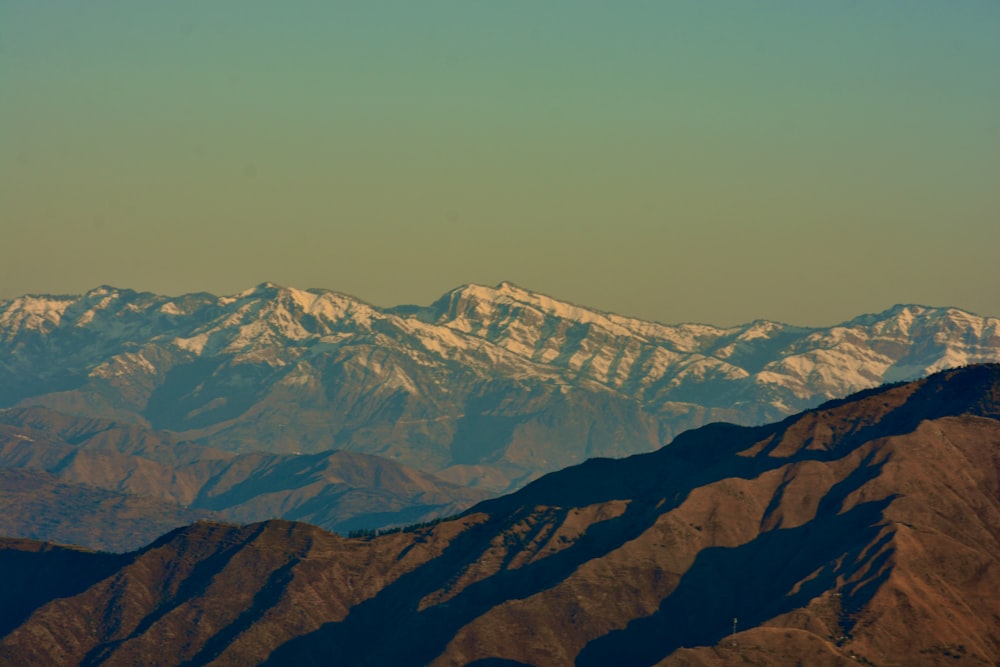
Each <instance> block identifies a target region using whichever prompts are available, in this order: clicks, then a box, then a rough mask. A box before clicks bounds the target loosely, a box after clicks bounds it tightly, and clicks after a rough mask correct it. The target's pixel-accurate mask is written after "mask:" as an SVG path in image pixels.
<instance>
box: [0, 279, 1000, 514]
mask: <svg viewBox="0 0 1000 667" xmlns="http://www.w3.org/2000/svg"><path fill="white" fill-rule="evenodd" d="M665 298H666V297H665ZM990 361H1000V320H998V319H996V318H989V317H980V316H977V315H974V314H972V313H968V312H965V311H962V310H959V309H956V308H931V307H925V306H916V305H901V306H895V307H893V308H890V309H888V310H886V311H884V312H882V313H878V314H870V315H862V316H860V317H857V318H855V319H852V320H850V321H848V322H844V323H842V324H839V325H836V326H833V327H826V328H810V327H799V326H791V325H786V324H781V323H776V322H768V321H763V320H761V321H755V322H752V323H749V324H745V325H741V326H735V327H716V326H710V325H703V324H680V325H663V324H658V323H654V322H646V321H642V320H637V319H632V318H628V317H622V316H619V315H614V314H610V313H603V312H599V311H596V310H592V309H588V308H584V307H582V306H577V305H573V304H570V303H566V302H563V301H559V300H557V299H553V298H551V297H548V296H545V295H542V294H539V293H535V292H531V291H529V290H526V289H522V288H520V287H517V286H515V285H513V284H511V283H501V284H500V285H497V286H496V287H485V286H481V285H467V286H463V287H460V288H457V289H455V290H452V291H451V292H448V293H447V294H445V295H443V296H442V297H441V298H440V299H438V300H437V301H436V302H435V303H433V304H431V305H429V306H398V307H394V308H378V307H375V306H372V305H369V304H367V303H365V302H363V301H361V300H359V299H356V298H354V297H351V296H348V295H345V294H340V293H337V292H332V291H328V290H317V289H311V290H299V289H293V288H286V287H279V286H277V285H273V284H270V283H265V284H262V285H259V286H257V287H255V288H253V289H249V290H246V291H244V292H241V293H239V294H235V295H231V296H223V297H217V296H213V295H210V294H205V293H197V294H187V295H183V296H178V297H171V296H160V295H155V294H150V293H144V292H135V291H131V290H126V289H116V288H112V287H99V288H97V289H94V290H91V291H90V292H88V293H86V294H84V295H77V296H38V295H34V296H33V295H27V296H22V297H18V298H15V299H11V300H6V301H0V408H18V409H27V408H46V409H48V410H50V411H53V412H58V413H62V414H65V415H69V416H73V417H79V418H85V419H103V420H108V421H110V422H114V423H115V424H121V425H126V424H131V425H135V426H137V427H142V428H145V429H149V430H152V431H155V432H158V433H167V432H169V433H170V434H173V436H175V437H176V438H177V439H179V440H180V441H184V442H188V443H194V444H197V445H200V446H204V447H208V448H210V449H212V450H213V451H216V452H218V451H220V450H221V451H226V452H230V453H239V454H252V453H269V454H279V455H293V454H298V455H316V456H319V455H321V454H322V455H326V454H324V453H327V454H328V453H329V452H331V451H333V450H338V451H342V452H355V453H359V454H366V455H372V456H378V457H382V458H384V459H388V460H389V461H391V462H395V463H396V464H400V465H402V466H404V467H406V468H410V469H414V470H418V471H422V472H424V473H430V474H433V475H435V476H436V478H437V481H436V482H435V483H438V482H440V483H451V484H453V485H459V486H465V487H468V486H473V487H478V488H480V489H482V490H484V491H486V492H490V493H494V494H495V493H499V492H504V491H510V490H514V489H517V488H519V487H521V486H523V485H524V484H526V483H527V482H529V481H531V480H533V479H536V478H538V477H539V476H540V475H542V474H544V473H546V472H551V471H554V470H558V469H561V468H564V467H566V466H569V465H573V464H576V463H581V462H583V461H584V460H586V459H588V458H591V457H595V456H612V457H620V456H626V455H630V454H635V453H641V452H650V451H653V450H656V449H658V448H659V447H661V446H662V445H664V444H666V443H667V442H670V441H671V440H672V439H673V438H674V437H675V436H676V435H678V434H679V433H681V432H683V431H685V430H687V429H690V428H695V427H698V426H701V425H703V424H706V423H709V422H713V421H720V420H721V421H729V422H733V423H739V424H746V425H753V424H762V423H766V422H769V421H773V420H775V419H780V418H783V417H785V416H788V415H790V414H792V413H795V412H797V411H800V410H803V409H807V408H810V407H813V406H815V405H817V404H819V403H821V402H822V401H825V400H829V399H832V398H838V397H842V396H845V395H847V394H849V393H851V392H854V391H858V390H861V389H865V388H869V387H873V386H877V385H880V384H882V383H886V382H895V381H902V380H910V379H914V378H917V377H921V376H924V375H926V374H927V373H931V372H934V371H936V370H941V369H944V368H950V367H955V366H961V365H963V364H969V363H979V362H990ZM14 419H15V421H16V419H17V417H15V418H14ZM0 421H6V418H4V419H3V420H0ZM157 437H161V436H157ZM254 455H257V454H254ZM212 456H216V457H217V456H218V454H213V455H212ZM171 493H172V492H171ZM154 495H155V494H154ZM160 495H163V494H160Z"/></svg>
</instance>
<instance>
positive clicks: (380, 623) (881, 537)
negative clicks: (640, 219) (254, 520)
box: [0, 365, 1000, 667]
mask: <svg viewBox="0 0 1000 667" xmlns="http://www.w3.org/2000/svg"><path fill="white" fill-rule="evenodd" d="M998 416H1000V366H993V365H991V366H976V367H970V368H965V369H960V370H955V371H948V372H944V373H941V374H937V375H935V376H932V377H930V378H928V379H926V380H922V381H919V382H914V383H909V384H904V385H898V386H892V387H886V388H882V389H877V390H872V391H868V392H865V393H863V394H860V395H856V396H853V397H850V398H848V399H845V400H842V401H837V402H833V403H829V404H827V405H824V406H822V407H820V408H818V409H816V410H811V411H808V412H805V413H803V414H801V415H797V416H795V417H791V418H788V419H786V420H785V421H783V422H780V423H777V424H773V425H770V426H762V427H756V428H747V427H739V426H732V425H726V424H715V425H710V426H707V427H705V428H701V429H698V430H696V431H692V432H688V433H685V434H684V435H682V436H681V437H679V438H677V440H676V441H675V442H674V443H673V444H672V445H671V446H670V447H666V448H663V449H661V450H659V451H657V452H654V453H650V454H644V455H637V456H633V457H630V458H627V459H623V460H609V459H595V460H591V461H588V462H586V463H584V464H582V465H579V466H576V467H573V468H570V469H567V470H564V471H560V472H558V473H553V474H550V475H547V476H545V477H543V478H542V479H540V480H538V481H536V482H533V483H531V484H529V485H528V486H526V487H525V488H524V489H522V490H520V491H518V492H516V493H514V494H511V495H509V496H505V497H502V498H497V499H494V500H490V501H486V502H483V503H480V504H479V505H477V506H476V507H474V508H472V509H470V510H469V511H468V512H467V513H466V514H464V515H463V516H461V517H459V518H457V519H455V520H451V521H444V522H441V523H438V524H436V525H433V526H429V527H424V528H420V529H416V530H413V531H409V532H402V533H396V534H391V535H385V536H382V537H378V538H374V539H367V540H365V539H345V538H341V537H337V536H334V535H330V534H329V533H325V532H323V531H321V530H319V529H317V528H315V527H312V526H308V525H303V524H295V523H288V522H282V521H271V522H267V523H262V524H256V525H251V526H244V527H235V526H226V525H222V524H212V523H201V524H196V525H194V526H191V527H188V528H182V529H178V530H176V531H174V532H172V533H170V534H168V535H165V536H164V537H162V538H160V539H159V540H157V541H156V542H155V543H153V544H152V545H150V546H149V547H147V548H145V549H143V550H141V551H139V552H136V553H135V554H131V555H130V556H129V559H130V560H128V562H127V563H126V564H124V565H123V566H122V567H120V569H118V570H117V571H116V572H115V574H114V575H112V576H109V577H107V578H104V579H102V580H100V581H96V582H95V583H94V584H93V585H91V586H89V587H88V588H86V590H83V591H82V592H80V593H78V594H76V595H72V596H70V597H63V598H61V599H53V600H51V601H50V602H48V603H47V604H44V605H41V606H38V607H37V609H35V610H34V612H33V613H32V614H31V616H30V618H28V619H27V620H26V621H25V622H23V623H21V624H20V625H18V626H17V627H16V628H15V629H14V630H13V631H12V632H10V633H9V634H8V635H7V636H6V637H3V639H2V640H0V663H3V664H50V663H59V664H77V663H79V664H105V665H126V664H136V663H144V664H185V665H203V664H213V665H244V664H259V663H265V664H273V665H289V664H295V665H329V664H352V665H385V664H399V665H424V664H432V665H470V664H476V665H490V664H496V665H500V664H530V665H569V664H576V665H581V666H586V665H608V664H615V665H652V664H659V665H706V666H708V665H730V664H766V665H789V666H792V665H797V664H809V665H837V666H841V665H853V664H858V663H859V662H860V663H862V664H875V665H881V666H883V667H888V666H890V665H897V666H902V665H956V664H957V665H995V664H997V662H998V661H1000V607H998V606H997V602H998V598H997V593H996V592H997V591H998V590H1000V421H997V417H998ZM734 619H738V620H737V627H736V631H737V632H736V634H735V635H734V636H731V635H732V632H733V621H734ZM56 638H58V640H56Z"/></svg>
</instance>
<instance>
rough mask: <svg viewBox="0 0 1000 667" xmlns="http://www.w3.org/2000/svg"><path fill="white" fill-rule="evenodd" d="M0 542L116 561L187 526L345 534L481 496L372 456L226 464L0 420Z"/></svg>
mask: <svg viewBox="0 0 1000 667" xmlns="http://www.w3.org/2000/svg"><path fill="white" fill-rule="evenodd" d="M0 489H2V490H3V493H2V494H0V510H3V511H0V535H6V536H10V537H25V538H33V539H40V540H47V541H53V542H63V543H71V544H76V545H81V546H88V547H91V548H95V549H102V550H112V551H128V550H131V549H137V548H139V547H141V546H145V545H146V544H148V543H149V542H151V541H153V540H154V539H156V538H157V537H159V536H160V535H162V534H163V533H165V532H167V531H168V530H171V529H173V528H177V527H179V526H182V525H187V524H189V523H192V522H194V521H196V520H199V519H215V520H228V521H235V522H252V521H262V520H265V519H271V518H276V517H281V518H287V519H295V520H299V521H308V522H309V523H313V524H316V525H318V526H320V527H323V528H326V529H328V530H332V531H337V532H341V533H345V534H346V533H348V532H350V531H351V530H355V529H362V528H365V529H377V528H384V527H387V526H399V525H406V524H412V523H417V522H423V521H427V520H430V519H434V518H438V517H442V516H450V515H454V514H457V513H458V512H459V511H461V510H464V509H466V508H468V507H469V506H470V505H472V504H474V503H475V502H477V501H479V500H482V499H483V498H485V497H486V494H485V493H484V492H483V491H480V490H476V489H469V488H464V487H459V486H455V485H453V484H449V483H448V482H444V481H443V480H440V479H437V478H436V477H434V476H433V475H431V474H428V473H424V472H420V471H417V470H413V469H411V468H407V467H406V466H403V465H400V464H398V463H396V462H395V461H390V460H387V459H384V458H380V457H377V456H370V455H367V454H358V453H354V452H344V451H328V452H318V453H315V454H301V455H296V454H284V455H282V454H267V453H260V452H257V453H248V454H235V453H233V452H226V451H221V450H213V449H210V448H207V447H203V446H201V445H198V444H196V443H193V442H189V441H184V440H181V439H179V438H177V437H176V436H175V435H173V434H171V433H166V432H162V431H152V430H150V429H147V428H145V427H143V426H140V425H138V424H128V423H125V424H122V423H116V422H113V421H109V420H106V419H86V418H81V417H71V416H67V415H63V414H60V413H55V412H53V411H51V410H48V409H46V408H37V407H35V408H23V409H8V410H0Z"/></svg>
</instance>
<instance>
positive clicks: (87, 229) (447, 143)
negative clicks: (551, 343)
mask: <svg viewBox="0 0 1000 667" xmlns="http://www.w3.org/2000/svg"><path fill="white" fill-rule="evenodd" d="M998 34H1000V4H998V3H993V2H974V1H971V0H968V1H963V2H958V3H951V4H948V5H944V4H941V3H937V2H931V1H930V0H914V1H913V2H906V3H903V2H888V1H887V2H881V3H860V2H851V1H846V0H845V1H843V2H828V3H796V4H793V3H788V2H778V1H777V0H774V1H764V2H759V3H753V4H749V3H736V2H732V3H730V2H720V3H703V2H673V3H657V4H651V3H637V2H625V3H616V4H615V5H613V6H612V5H606V4H603V3H596V2H578V3H572V4H569V3H567V4H559V5H557V4H555V3H552V4H545V5H537V4H528V3H505V4H502V5H501V4H488V3H459V2H429V3H404V2H385V3H364V4H359V5H347V6H343V5H339V4H337V5H332V4H327V3H318V2H296V3H285V4H281V5H276V4H268V3H264V2H258V1H251V2H241V3H235V2H227V1H220V2H214V3H195V2H177V3H170V4H143V5H139V4H137V3H128V2H111V1H107V0H102V1H98V2H89V3H77V2H67V3H55V4H48V3H46V4H45V5H41V4H39V3H32V4H24V5H16V6H15V5H12V4H6V5H5V6H4V7H2V8H0V76H2V78H3V80H4V88H5V94H4V96H3V97H2V98H0V137H2V139H3V142H4V150H3V151H0V216H2V219H3V227H2V237H0V244H2V245H0V247H2V250H0V298H11V297H13V296H17V295H20V294H24V293H56V294H65V293H82V292H85V291H87V290H89V289H92V288H94V287H96V286H98V285H101V284H110V285H114V286H117V287H123V288H130V289H137V290H144V291H152V292H157V293H161V294H182V293H188V292H196V291H207V292H212V293H215V294H232V293H236V292H239V291H242V290H244V289H247V288H249V287H251V286H253V285H256V284H258V283H261V282H264V281H271V282H275V283H278V284H282V285H287V286H291V287H298V288H303V289H304V288H309V287H320V288H325V289H332V290H335V291H341V292H346V293H349V294H352V295H354V296H357V297H358V298H361V299H363V300H365V301H368V302H371V303H373V304H375V305H378V306H393V305H401V304H421V305H424V304H428V303H430V302H431V301H433V300H434V299H435V298H437V297H438V296H440V295H441V294H443V293H444V292H446V291H447V290H449V289H452V288H455V287H457V286H459V285H462V284H467V283H479V284H486V285H495V284H497V283H499V282H501V281H503V280H509V281H511V282H514V283H516V284H518V285H520V286H522V287H525V288H527V289H531V290H534V291H538V292H543V293H545V294H548V295H551V296H553V297H555V298H559V299H563V300H567V301H571V302H575V303H579V304H581V305H584V306H588V307H592V308H596V309H600V310H605V311H611V312H616V313H620V314H623V315H629V316H633V317H639V318H643V319H648V320H656V321H660V322H666V323H677V322H705V323H710V324H717V325H731V324H736V323H742V322H748V321H751V320H754V319H770V320H777V321H782V322H787V323H790V324H797V325H807V326H828V325H831V324H835V323H837V322H841V321H844V320H846V319H849V318H851V317H854V316H856V315H859V314H862V313H869V312H879V311H882V310H884V309H886V308H889V307H890V306H892V305H894V304H897V303H918V304H922V305H929V306H955V307H959V308H963V309H966V310H969V311H972V312H976V313H978V314H980V315H993V316H996V315H1000V290H998V289H997V286H998V284H1000V280H998V279H1000V262H997V261H996V259H995V257H996V248H997V244H998V242H1000V220H998V212H1000V40H998V39H997V38H996V36H997V35H998Z"/></svg>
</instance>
